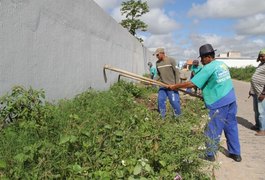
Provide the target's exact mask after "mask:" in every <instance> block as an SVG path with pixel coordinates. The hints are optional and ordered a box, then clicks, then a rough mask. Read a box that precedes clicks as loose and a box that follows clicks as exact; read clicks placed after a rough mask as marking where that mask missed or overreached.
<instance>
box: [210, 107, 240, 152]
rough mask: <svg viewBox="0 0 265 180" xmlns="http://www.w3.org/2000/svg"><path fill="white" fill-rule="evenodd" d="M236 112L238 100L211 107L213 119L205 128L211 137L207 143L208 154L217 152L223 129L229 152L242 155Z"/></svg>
mask: <svg viewBox="0 0 265 180" xmlns="http://www.w3.org/2000/svg"><path fill="white" fill-rule="evenodd" d="M236 113H237V104H236V102H233V103H231V104H229V105H226V106H223V107H221V108H218V109H210V112H209V116H210V118H211V120H210V122H209V123H208V126H207V128H206V130H205V134H206V136H207V137H208V138H209V141H208V142H207V143H206V147H207V155H208V156H213V155H214V154H215V153H216V152H217V150H218V144H219V142H220V137H221V134H222V131H223V130H224V134H225V137H226V143H227V149H228V152H229V153H230V154H236V155H240V144H239V138H238V128H237V119H236Z"/></svg>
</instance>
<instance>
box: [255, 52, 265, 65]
mask: <svg viewBox="0 0 265 180" xmlns="http://www.w3.org/2000/svg"><path fill="white" fill-rule="evenodd" d="M257 61H260V62H265V49H262V50H260V52H259V57H258V59H257Z"/></svg>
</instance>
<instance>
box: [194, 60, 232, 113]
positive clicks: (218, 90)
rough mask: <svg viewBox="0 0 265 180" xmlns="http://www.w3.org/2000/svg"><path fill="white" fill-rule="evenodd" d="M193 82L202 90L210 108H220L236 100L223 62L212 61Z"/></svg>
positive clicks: (227, 70)
mask: <svg viewBox="0 0 265 180" xmlns="http://www.w3.org/2000/svg"><path fill="white" fill-rule="evenodd" d="M191 82H192V83H193V84H195V85H196V86H197V87H198V88H200V89H202V94H203V98H204V101H205V104H206V106H207V107H208V108H210V109H213V108H218V107H222V106H225V105H228V104H230V103H232V102H234V101H235V100H236V97H235V93H234V88H233V84H232V80H231V76H230V73H229V69H228V67H227V65H226V64H225V63H223V62H221V61H216V60H214V61H212V62H210V63H209V64H207V65H205V66H204V67H203V68H202V70H201V71H200V72H198V73H197V74H196V76H194V77H193V78H192V79H191Z"/></svg>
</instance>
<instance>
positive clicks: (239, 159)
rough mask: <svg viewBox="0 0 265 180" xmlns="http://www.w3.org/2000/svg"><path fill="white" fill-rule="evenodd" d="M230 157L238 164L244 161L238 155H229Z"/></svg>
mask: <svg viewBox="0 0 265 180" xmlns="http://www.w3.org/2000/svg"><path fill="white" fill-rule="evenodd" d="M228 157H230V158H231V159H233V160H234V161H236V162H240V161H242V158H241V156H240V155H236V154H229V156H228Z"/></svg>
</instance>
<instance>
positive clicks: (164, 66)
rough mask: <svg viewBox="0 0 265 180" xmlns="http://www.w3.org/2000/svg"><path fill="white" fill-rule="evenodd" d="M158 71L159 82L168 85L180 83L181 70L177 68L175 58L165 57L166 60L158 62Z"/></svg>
mask: <svg viewBox="0 0 265 180" xmlns="http://www.w3.org/2000/svg"><path fill="white" fill-rule="evenodd" d="M156 67H157V71H158V77H157V80H160V81H162V82H163V83H166V84H176V83H179V70H178V69H177V68H176V61H175V59H173V58H170V57H165V59H164V60H158V61H157V62H156Z"/></svg>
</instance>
